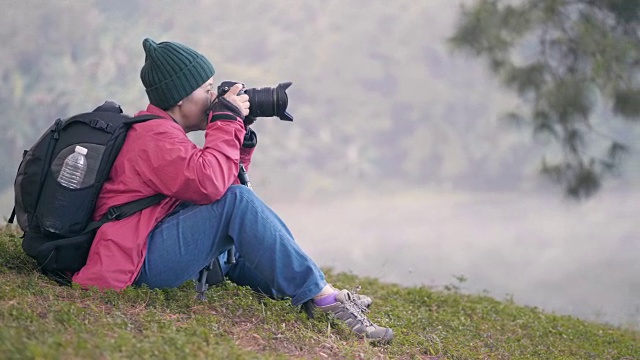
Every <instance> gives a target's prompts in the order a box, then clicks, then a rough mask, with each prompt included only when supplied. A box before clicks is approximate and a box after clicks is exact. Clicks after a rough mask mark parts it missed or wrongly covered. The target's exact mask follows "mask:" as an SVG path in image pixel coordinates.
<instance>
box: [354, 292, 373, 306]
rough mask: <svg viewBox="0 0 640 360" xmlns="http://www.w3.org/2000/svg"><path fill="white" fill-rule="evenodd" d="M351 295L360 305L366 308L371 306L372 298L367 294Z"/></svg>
mask: <svg viewBox="0 0 640 360" xmlns="http://www.w3.org/2000/svg"><path fill="white" fill-rule="evenodd" d="M351 296H352V297H353V299H354V300H355V301H357V302H359V303H360V304H361V305H362V306H364V307H366V308H367V309H368V308H369V307H370V306H371V303H373V299H372V298H370V297H368V296H367V295H362V294H354V293H351Z"/></svg>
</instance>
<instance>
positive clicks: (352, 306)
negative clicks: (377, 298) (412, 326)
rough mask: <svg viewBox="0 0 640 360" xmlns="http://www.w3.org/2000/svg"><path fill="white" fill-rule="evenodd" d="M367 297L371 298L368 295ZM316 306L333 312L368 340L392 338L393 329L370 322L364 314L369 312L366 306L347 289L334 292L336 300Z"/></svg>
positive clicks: (380, 340) (386, 340)
mask: <svg viewBox="0 0 640 360" xmlns="http://www.w3.org/2000/svg"><path fill="white" fill-rule="evenodd" d="M362 297H363V295H360V299H362ZM367 298H368V299H371V298H369V297H368V296H367ZM316 307H317V308H318V309H320V310H321V311H323V312H325V313H329V314H333V315H334V316H335V317H336V318H338V319H340V320H342V321H344V322H345V323H346V324H347V326H348V327H349V328H350V329H351V330H352V331H353V332H355V333H356V334H358V335H360V336H364V337H365V338H366V339H368V340H373V341H379V342H382V343H387V342H390V341H391V339H393V331H392V330H391V329H389V328H385V327H381V326H378V325H376V324H374V323H372V322H371V320H369V319H368V318H367V316H366V315H365V313H367V312H369V310H368V309H367V307H366V306H363V305H362V303H361V302H360V301H358V300H356V299H355V298H354V296H353V295H352V294H351V293H350V292H349V291H347V290H341V291H339V292H338V293H337V294H336V302H334V303H333V304H329V305H326V306H318V305H316Z"/></svg>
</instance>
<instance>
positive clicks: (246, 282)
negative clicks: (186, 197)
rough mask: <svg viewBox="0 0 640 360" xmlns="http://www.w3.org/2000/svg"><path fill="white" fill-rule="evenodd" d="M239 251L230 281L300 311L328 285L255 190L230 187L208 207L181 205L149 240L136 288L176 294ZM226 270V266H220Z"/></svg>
mask: <svg viewBox="0 0 640 360" xmlns="http://www.w3.org/2000/svg"><path fill="white" fill-rule="evenodd" d="M232 246H235V248H236V264H235V265H231V266H228V265H223V270H225V272H226V274H227V276H228V278H229V279H230V280H231V281H232V282H234V283H237V284H238V285H242V286H249V287H251V288H252V289H253V290H255V291H259V292H262V293H264V294H266V295H268V296H271V297H274V298H281V297H290V298H291V302H292V303H293V305H300V304H302V303H304V302H305V301H307V300H310V299H312V298H313V296H315V295H317V294H318V293H320V291H321V290H322V288H323V287H324V286H325V285H327V282H326V280H325V277H324V274H323V273H322V271H321V270H320V269H319V268H318V266H317V265H316V264H315V263H314V262H313V260H311V258H309V256H307V255H306V254H305V253H304V252H303V251H302V249H301V248H300V247H299V246H298V244H297V243H296V242H295V240H294V239H293V235H292V234H291V232H290V231H289V229H288V228H287V226H286V225H285V224H284V223H283V221H282V220H281V219H280V218H279V217H278V215H276V213H275V212H274V211H273V210H271V208H269V207H268V206H267V205H266V204H265V203H264V202H263V201H262V200H261V199H260V198H259V197H258V196H257V195H256V194H255V193H254V192H253V191H252V190H251V189H249V188H247V187H246V186H242V185H234V186H231V187H230V188H229V189H228V190H227V192H226V193H225V194H224V195H223V196H222V198H221V199H220V200H218V201H216V202H214V203H211V204H208V205H193V204H183V205H181V206H179V207H178V208H177V209H176V210H174V211H173V212H172V213H171V214H169V215H168V216H167V217H165V218H164V219H163V220H162V221H161V222H160V223H159V224H158V225H156V227H155V228H154V229H153V231H152V232H151V233H150V234H149V241H148V245H147V255H146V258H145V260H144V264H143V266H142V269H141V270H140V274H139V276H138V279H137V280H136V282H135V285H142V284H146V285H148V286H149V287H150V288H172V287H177V286H180V285H181V284H183V283H184V282H186V281H188V280H192V279H196V278H197V276H198V273H199V272H200V270H202V269H203V268H204V267H205V266H207V265H208V264H209V263H211V261H212V259H214V258H215V257H220V258H221V260H224V259H225V258H226V256H225V255H226V254H225V253H226V250H227V249H229V248H230V247H232ZM221 263H222V264H224V261H221Z"/></svg>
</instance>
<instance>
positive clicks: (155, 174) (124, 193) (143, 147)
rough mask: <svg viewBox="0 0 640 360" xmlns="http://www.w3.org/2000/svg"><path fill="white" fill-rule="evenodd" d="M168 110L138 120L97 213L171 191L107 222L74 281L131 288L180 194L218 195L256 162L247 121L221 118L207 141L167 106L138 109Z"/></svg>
mask: <svg viewBox="0 0 640 360" xmlns="http://www.w3.org/2000/svg"><path fill="white" fill-rule="evenodd" d="M142 114H154V115H158V116H159V117H161V118H160V119H157V120H149V121H146V122H143V123H139V124H136V125H133V127H132V128H131V129H130V130H129V133H128V135H127V139H126V140H125V142H124V145H123V146H122V150H121V151H120V154H119V155H118V157H117V158H116V161H115V163H114V165H113V168H112V169H111V174H110V176H109V179H108V180H107V181H106V182H105V183H104V185H103V187H102V190H101V192H100V196H99V198H98V201H97V204H96V208H95V212H94V216H93V217H94V219H96V220H97V219H99V218H100V217H102V215H103V214H104V213H105V212H106V211H107V209H108V208H110V207H111V206H115V205H120V204H124V203H127V202H130V201H132V200H136V199H140V198H143V197H147V196H150V195H154V194H157V193H162V194H165V195H167V198H166V199H164V200H162V201H161V202H160V203H159V204H157V205H154V206H151V207H149V208H147V209H144V210H142V211H140V212H138V213H136V214H134V215H132V216H130V217H128V218H126V219H122V220H119V221H114V222H110V223H107V224H105V225H103V226H102V227H101V228H100V229H99V230H98V232H97V234H96V237H95V239H94V241H93V245H92V246H91V250H90V252H89V257H88V259H87V264H86V265H85V266H84V267H83V268H82V269H80V271H78V272H77V273H76V274H75V275H74V276H73V281H74V282H76V283H78V284H80V285H83V286H97V287H99V288H102V289H116V290H120V289H124V288H125V287H127V286H129V285H131V284H132V283H133V282H134V281H135V279H136V277H137V275H138V272H139V271H140V268H141V267H142V264H143V262H144V258H145V253H146V251H147V238H148V235H149V233H150V232H151V230H153V228H154V227H155V225H156V224H157V223H158V222H160V220H162V219H163V218H164V217H165V216H166V215H167V214H168V213H170V212H171V211H172V210H173V209H174V208H175V207H176V206H177V205H178V204H179V203H180V201H188V202H192V203H195V204H208V203H212V202H214V201H216V200H218V199H220V197H222V195H223V194H224V193H225V191H226V190H227V188H228V187H229V186H231V185H232V184H237V183H238V167H239V162H240V161H242V163H243V164H244V165H245V167H247V168H248V166H249V163H250V162H251V155H252V153H253V150H254V149H253V148H252V149H245V148H242V141H243V138H244V135H245V128H244V125H243V123H242V121H241V120H240V119H239V118H237V117H236V116H235V115H233V114H231V113H222V114H224V115H225V117H228V118H229V119H230V120H231V119H234V120H233V121H224V120H222V121H215V122H213V123H210V124H209V125H208V126H207V129H206V130H205V143H204V146H203V147H202V148H199V147H197V146H196V145H195V144H193V142H191V140H189V138H188V137H187V135H186V134H185V132H184V130H183V129H182V127H180V125H178V124H177V123H176V122H175V121H173V119H171V117H170V116H169V115H168V114H167V113H166V112H164V111H163V110H161V109H159V108H157V107H155V106H153V105H149V106H148V107H147V110H146V111H141V112H139V113H138V114H136V115H142Z"/></svg>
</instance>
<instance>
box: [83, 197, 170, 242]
mask: <svg viewBox="0 0 640 360" xmlns="http://www.w3.org/2000/svg"><path fill="white" fill-rule="evenodd" d="M164 198H166V195H164V194H155V195H152V196H149V197H146V198H142V199H138V200H134V201H131V202H128V203H125V204H122V205H118V206H112V207H110V208H109V210H107V212H106V213H105V214H104V215H103V216H102V218H101V219H100V220H98V221H92V222H90V223H89V225H87V227H86V228H85V229H84V231H83V232H82V233H83V234H85V233H88V232H90V231H93V230H95V229H97V228H99V227H100V226H102V225H104V224H105V223H108V222H110V221H114V220H122V219H124V218H127V217H129V216H131V215H133V214H135V213H137V212H138V211H141V210H144V209H146V208H148V207H150V206H152V205H155V204H157V203H159V202H160V201H162V199H164Z"/></svg>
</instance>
